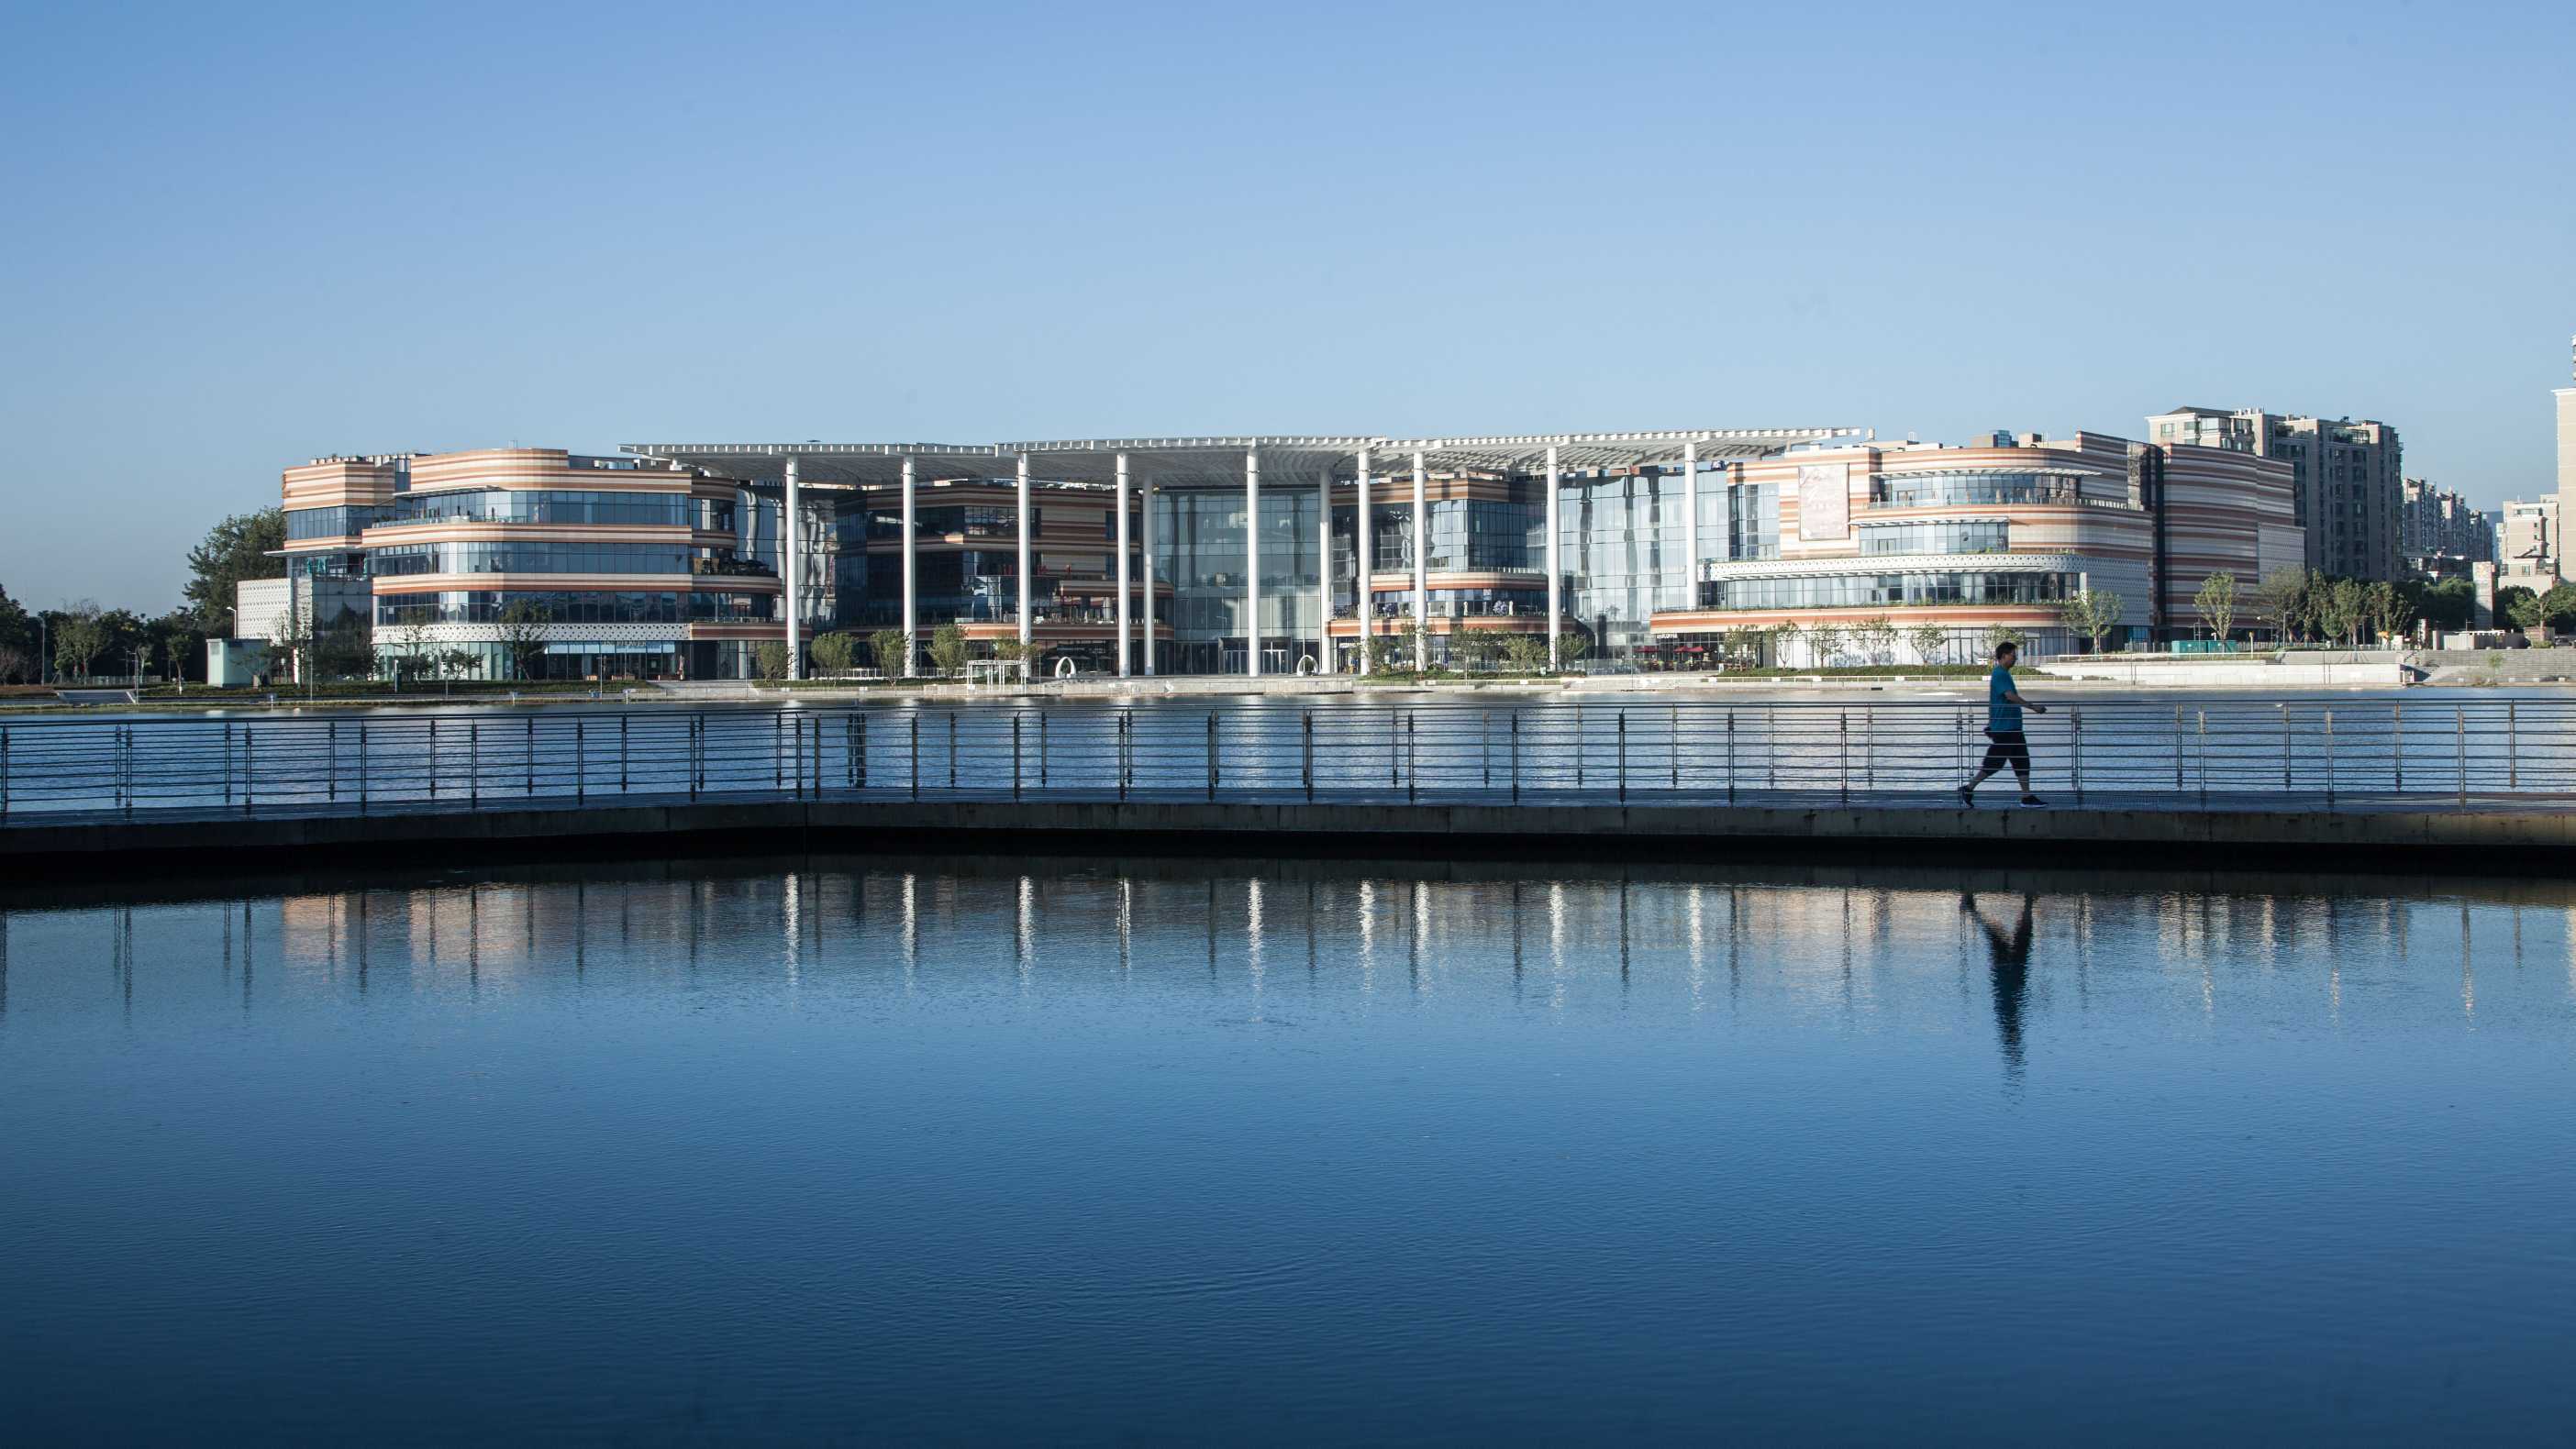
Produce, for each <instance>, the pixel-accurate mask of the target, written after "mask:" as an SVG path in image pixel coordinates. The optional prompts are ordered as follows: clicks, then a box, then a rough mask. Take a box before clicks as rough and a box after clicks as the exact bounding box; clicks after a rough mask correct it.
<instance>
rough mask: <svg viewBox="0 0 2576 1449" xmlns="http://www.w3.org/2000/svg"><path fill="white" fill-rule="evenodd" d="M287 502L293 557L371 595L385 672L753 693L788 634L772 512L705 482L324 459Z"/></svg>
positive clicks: (566, 460) (460, 457)
mask: <svg viewBox="0 0 2576 1449" xmlns="http://www.w3.org/2000/svg"><path fill="white" fill-rule="evenodd" d="M284 496H285V505H286V520H287V550H288V552H289V553H290V554H291V555H298V556H300V557H301V558H302V560H303V566H304V567H305V568H307V569H308V570H310V571H314V572H326V571H329V572H338V573H342V574H345V575H347V576H352V577H364V578H365V579H366V580H367V581H368V587H369V591H370V593H371V594H372V596H373V603H374V618H373V624H374V630H375V633H374V642H375V650H376V654H377V657H378V659H379V661H380V662H381V667H383V668H386V669H405V670H409V669H414V668H417V669H420V670H423V671H426V672H454V673H457V674H461V675H463V676H465V677H472V678H486V679H506V678H573V679H581V678H590V679H611V678H630V679H651V678H741V677H747V676H749V675H750V674H751V673H752V672H753V671H752V668H751V650H752V649H753V647H754V646H756V645H757V644H759V643H761V642H763V641H770V640H783V639H784V638H785V637H786V631H785V627H784V625H783V624H782V623H781V621H780V608H779V594H780V583H779V574H778V569H777V566H776V563H775V561H774V560H775V552H774V548H773V549H771V550H770V551H768V552H767V554H766V556H764V550H763V548H762V546H761V540H762V538H763V537H764V530H763V528H762V527H761V523H762V520H761V519H760V517H759V511H760V504H759V502H758V501H757V500H755V499H754V498H753V497H752V496H751V495H750V494H749V493H748V491H747V490H746V489H745V488H744V487H743V485H742V484H740V483H739V482H737V481H734V480H730V479H724V478H719V477H716V476H713V475H711V474H708V473H705V472H703V471H701V470H697V469H691V468H686V467H682V466H679V465H676V464H671V463H665V462H661V461H659V460H647V459H636V458H598V457H585V456H581V455H578V454H571V453H567V452H564V451H562V450H560V449H551V448H494V449H483V450H478V451H473V452H460V453H442V454H394V455H382V456H378V457H371V458H326V459H319V460H316V461H315V462H313V463H312V464H309V465H307V466H305V467H301V468H290V469H288V470H286V474H285V485H284ZM766 536H767V537H769V538H774V537H775V526H774V524H773V525H772V526H771V527H770V528H769V529H767V530H766ZM413 660H418V661H422V662H421V663H420V664H417V665H414V664H411V663H409V662H408V661H413Z"/></svg>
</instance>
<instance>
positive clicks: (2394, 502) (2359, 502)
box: [2147, 404, 2566, 579]
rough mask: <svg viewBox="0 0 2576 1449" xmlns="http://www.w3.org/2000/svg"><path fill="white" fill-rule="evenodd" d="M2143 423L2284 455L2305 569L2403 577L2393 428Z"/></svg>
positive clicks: (2206, 411)
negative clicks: (2304, 540) (2303, 538)
mask: <svg viewBox="0 0 2576 1449" xmlns="http://www.w3.org/2000/svg"><path fill="white" fill-rule="evenodd" d="M2564 406H2566V405H2565V404H2562V408H2563V407H2564ZM2562 416H2564V413H2563V412H2562ZM2147 426H2148V430H2149V433H2148V436H2149V439H2150V440H2151V441H2153V442H2155V443H2157V444H2159V445H2163V446H2175V445H2183V446H2198V447H2203V448H2225V449H2228V450H2230V451H2233V452H2239V453H2252V454H2254V455H2255V456H2256V457H2261V458H2280V459H2283V460H2285V461H2286V462H2288V463H2289V465H2290V468H2291V472H2292V475H2293V481H2292V485H2291V492H2290V496H2291V501H2292V503H2293V505H2294V506H2295V509H2296V520H2297V523H2298V525H2299V526H2300V527H2302V528H2304V529H2306V530H2307V535H2308V567H2310V568H2313V569H2322V570H2324V571H2325V572H2327V573H2330V574H2336V575H2340V576H2342V577H2345V578H2356V579H2395V578H2398V577H2400V576H2401V565H2400V563H2399V559H2400V557H2401V550H2400V546H2399V543H2400V540H2399V534H2400V529H2401V522H2400V511H2401V506H2402V505H2401V501H2400V484H2401V481H2402V480H2403V477H2404V468H2405V452H2404V449H2403V448H2402V446H2401V445H2400V444H2399V442H2398V438H2397V430H2396V429H2395V428H2392V427H2390V426H2389V425H2388V424H2386V423H2382V422H2373V421H2370V420H2368V419H2362V420H2358V421H2356V420H2354V419H2352V418H2316V417H2293V416H2289V415H2286V414H2281V413H2267V412H2264V411H2262V410H2261V409H2259V408H2255V409H2245V410H2240V411H2236V412H2229V411H2226V410H2223V409H2219V408H2199V407H2185V408H2176V409H2175V410H2173V411H2172V412H2169V413H2158V414H2156V415H2155V416H2154V417H2151V418H2149V419H2147Z"/></svg>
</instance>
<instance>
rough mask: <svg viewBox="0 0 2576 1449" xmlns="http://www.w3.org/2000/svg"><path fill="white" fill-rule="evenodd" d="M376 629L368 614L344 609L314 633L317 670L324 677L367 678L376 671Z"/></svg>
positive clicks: (315, 668)
mask: <svg viewBox="0 0 2576 1449" xmlns="http://www.w3.org/2000/svg"><path fill="white" fill-rule="evenodd" d="M375 667H376V631H375V626H374V625H373V624H371V623H370V622H368V619H367V616H366V615H364V614H361V613H359V612H357V611H356V610H354V609H343V610H341V611H340V617H338V618H336V619H333V620H332V621H331V622H329V623H328V624H325V625H323V626H322V627H321V628H319V629H317V630H315V631H314V633H313V670H314V673H315V674H317V675H319V676H320V677H322V678H324V679H364V678H366V677H367V676H368V675H370V674H373V673H374V672H375Z"/></svg>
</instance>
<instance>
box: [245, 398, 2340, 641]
mask: <svg viewBox="0 0 2576 1449" xmlns="http://www.w3.org/2000/svg"><path fill="white" fill-rule="evenodd" d="M628 451H629V454H630V456H627V457H622V458H589V457H579V456H575V455H570V454H566V453H561V452H551V451H546V450H532V449H510V450H494V451H488V452H481V453H456V454H445V455H438V456H435V457H431V456H417V457H413V456H391V457H383V458H372V459H336V458H335V459H326V460H323V461H321V462H317V463H315V464H313V465H311V466H310V467H307V468H299V469H291V470H289V471H288V473H287V477H286V496H287V507H288V533H289V538H290V543H289V548H290V550H292V551H294V552H296V553H297V554H298V555H299V556H301V557H303V558H304V559H305V560H306V561H307V563H306V566H307V567H309V568H313V569H317V570H325V569H328V570H337V571H340V572H342V573H344V574H348V575H350V576H362V577H365V578H366V579H368V580H369V586H370V588H371V589H372V591H373V595H374V599H375V606H376V607H375V624H376V630H377V640H376V644H377V649H378V651H379V653H380V654H386V655H389V656H393V655H416V654H420V653H423V652H429V653H436V654H440V655H442V656H457V655H463V656H470V657H471V658H472V659H473V660H474V661H476V662H475V664H474V666H473V667H474V668H475V670H476V671H477V672H493V673H500V672H504V671H510V670H516V669H518V668H520V667H521V662H522V661H523V660H525V659H526V658H527V655H528V638H527V635H528V630H529V627H530V621H531V619H534V620H537V621H539V622H540V624H541V632H542V635H543V645H544V647H543V650H542V656H543V662H542V670H541V672H547V673H563V674H577V675H588V676H594V677H605V676H608V675H629V676H633V675H647V676H649V675H679V676H686V677H696V678H710V677H713V678H724V677H739V676H742V675H745V674H748V673H750V672H751V661H752V657H753V656H752V652H751V651H752V650H753V649H754V647H755V646H756V645H757V644H758V643H759V642H762V641H764V640H786V639H793V640H794V641H796V644H797V648H796V649H795V650H794V651H792V656H793V657H794V659H795V660H796V666H795V667H797V668H799V669H800V670H801V668H802V664H803V658H804V654H805V650H806V648H807V647H808V646H810V644H811V641H812V640H813V639H814V638H815V637H816V636H818V635H820V634H822V633H825V632H831V631H851V632H856V633H861V634H877V633H890V634H891V635H892V636H893V637H894V638H895V639H896V640H897V641H898V642H899V644H900V645H901V646H902V647H905V648H907V649H908V650H909V652H910V654H911V657H912V661H913V667H915V668H918V667H920V666H921V665H922V664H923V663H924V662H925V658H926V656H925V653H924V651H925V650H926V649H927V648H928V646H929V645H930V644H931V643H932V642H933V641H934V640H935V639H936V638H938V637H940V636H941V635H942V633H943V631H947V633H948V635H949V637H953V638H956V639H958V640H959V641H960V642H961V643H962V644H963V646H964V648H965V650H966V653H967V655H968V657H970V658H974V657H983V658H992V657H996V656H1005V657H1008V656H1020V655H1025V656H1027V657H1029V658H1030V659H1031V660H1032V664H1033V667H1034V668H1037V669H1041V670H1046V671H1050V672H1060V671H1067V670H1070V671H1074V672H1083V673H1120V674H1158V673H1173V674H1233V675H1247V676H1253V675H1265V674H1288V673H1302V672H1315V673H1335V672H1341V671H1367V670H1370V669H1373V668H1377V667H1381V666H1384V665H1388V664H1398V663H1402V664H1410V663H1412V662H1414V661H1416V660H1418V659H1427V660H1430V661H1433V662H1439V661H1447V662H1451V663H1459V664H1464V663H1469V662H1472V661H1475V660H1479V659H1491V658H1494V657H1495V656H1497V655H1498V654H1501V653H1516V654H1517V655H1518V656H1519V657H1520V658H1522V659H1524V660H1538V659H1545V660H1549V661H1551V662H1562V661H1564V660H1566V659H1567V658H1568V657H1569V656H1580V657H1582V658H1584V659H1585V660H1586V661H1587V667H1609V668H1624V667H1642V668H1686V667H1693V666H1704V665H1707V664H1710V663H1712V662H1714V661H1715V660H1716V659H1717V658H1718V657H1720V656H1721V655H1723V656H1726V657H1731V658H1736V659H1742V658H1744V657H1745V656H1746V654H1747V652H1748V645H1747V641H1748V640H1750V641H1753V642H1752V644H1751V646H1750V652H1752V653H1754V654H1756V655H1758V656H1759V657H1761V658H1764V659H1766V660H1768V661H1769V662H1774V663H1791V664H1808V663H1826V662H1837V661H1842V662H1849V661H1850V660H1851V659H1852V658H1853V657H1855V655H1854V650H1853V649H1852V648H1850V647H1849V643H1850V641H1851V640H1852V639H1853V638H1855V637H1856V636H1857V635H1859V634H1860V633H1861V631H1866V635H1867V637H1870V638H1872V639H1873V640H1875V641H1877V643H1876V644H1875V645H1874V646H1873V647H1874V648H1875V649H1876V650H1877V652H1886V646H1885V640H1886V639H1887V637H1889V636H1890V635H1891V634H1893V633H1897V632H1901V633H1902V635H1903V637H1904V638H1905V639H1906V640H1907V641H1908V646H1909V648H1910V649H1911V650H1912V652H1913V653H1916V654H1920V655H1922V656H1923V657H1924V658H1925V659H1927V660H1933V659H1941V660H1951V659H1958V658H1963V657H1966V656H1967V655H1968V654H1969V653H1971V652H1972V651H1974V650H1975V649H1977V648H1978V647H1980V646H1981V644H1982V642H1983V640H1984V639H1985V637H1986V636H1987V634H1988V633H1989V632H1990V631H1992V630H1994V629H1997V628H2003V629H2009V630H2011V631H2013V632H2016V633H2018V634H2020V635H2022V636H2023V637H2024V638H2025V639H2027V640H2028V641H2029V646H2028V647H2030V649H2031V651H2032V652H2033V653H2034V654H2040V655H2045V654H2050V653H2056V652H2061V651H2064V650H2067V649H2071V648H2074V647H2077V645H2078V641H2077V640H2076V639H2075V638H2074V637H2073V635H2072V633H2071V632H2070V631H2068V630H2067V629H2066V628H2065V627H2064V625H2063V624H2062V623H2061V622H2060V606H2061V604H2062V602H2063V600H2064V599H2065V598H2066V596H2067V595H2069V594H2070V593H2073V592H2075V591H2078V590H2082V589H2087V588H2089V589H2092V590H2094V591H2096V592H2097V593H2109V594H2117V595H2119V596H2120V597H2121V598H2122V599H2123V600H2124V601H2125V603H2126V606H2127V607H2126V613H2125V616H2124V619H2123V621H2122V622H2121V624H2120V625H2119V626H2118V627H2117V628H2116V629H2115V630H2114V631H2113V634H2112V635H2111V637H2110V639H2109V640H2108V641H2106V642H2112V643H2122V642H2131V641H2136V640H2144V639H2161V638H2169V637H2180V636H2185V635H2188V634H2189V633H2190V632H2191V631H2192V630H2193V629H2194V628H2195V627H2196V626H2197V625H2198V623H2199V622H2200V621H2199V620H2198V618H2197V615H2196V614H2195V613H2194V612H2193V610H2194V605H2193V604H2192V602H2191V601H2192V597H2193V595H2194V593H2195V591H2196V590H2197V588H2198V586H2199V583H2200V581H2201V580H2203V579H2205V578H2207V577H2208V576H2209V575H2210V574H2211V573H2212V572H2215V571H2218V570H2220V569H2226V570H2230V571H2233V572H2234V573H2235V574H2236V575H2237V577H2238V578H2240V579H2242V580H2247V581H2250V580H2252V579H2254V578H2256V577H2259V576H2260V575H2261V573H2262V572H2263V571H2265V570H2266V569H2268V568H2271V567H2274V566H2276V565H2277V564H2279V563H2280V562H2283V561H2292V562H2295V561H2296V560H2297V559H2298V558H2299V557H2300V556H2301V553H2300V550H2301V548H2302V546H2303V540H2302V537H2301V532H2300V530H2299V529H2298V527H2297V525H2296V524H2295V523H2294V522H2293V520H2292V501H2291V497H2290V471H2289V469H2288V468H2287V467H2286V466H2285V465H2283V464H2281V463H2279V462H2276V461H2272V460H2268V459H2264V458H2260V457H2255V456H2250V455H2248V454H2245V453H2242V452H2232V451H2228V450H2224V449H2216V448H2207V447H2197V446H2158V445H2152V444H2145V443H2134V442H2129V441H2127V440H2124V439H2118V438H2108V437H2103V436H2100V435H2096V434H2078V435H2076V436H2075V437H2074V438H2071V439H2066V440H2060V441H2054V442H2052V441H2047V440H2044V439H2042V438H2040V437H2039V436H2038V435H2035V434H2034V435H2025V436H2022V437H2014V436H2012V435H2008V434H2005V435H1997V436H1996V437H1994V438H1993V439H1990V440H1988V441H1986V442H1983V443H1979V444H1976V445H1973V446H1970V447H1944V446H1938V445H1930V444H1921V443H1912V442H1908V443H1901V444H1881V443H1879V442H1877V441H1876V440H1875V439H1874V438H1873V437H1872V436H1870V435H1868V434H1866V433H1861V432H1857V431H1853V430H1847V429H1805V430H1787V431H1743V430H1721V429H1711V430H1699V431H1690V430H1681V431H1671V432H1653V433H1574V434H1557V435H1540V436H1523V437H1491V438H1426V439H1389V438H1378V437H1363V436H1349V437H1340V436H1332V437H1312V436H1307V437H1269V436H1255V437H1225V438H1153V439H1126V440H1103V441H1097V442H1055V443H998V444H974V445H937V444H901V443H841V444H827V443H771V444H635V445H630V447H629V450H628ZM952 626H953V628H952ZM1514 641H1518V642H1514ZM1873 662H1893V661H1873Z"/></svg>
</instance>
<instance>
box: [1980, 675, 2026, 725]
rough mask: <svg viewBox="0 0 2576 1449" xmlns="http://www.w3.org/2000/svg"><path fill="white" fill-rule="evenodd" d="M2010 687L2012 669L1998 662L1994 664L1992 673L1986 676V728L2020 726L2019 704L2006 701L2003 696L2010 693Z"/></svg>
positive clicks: (2011, 683) (2011, 685)
mask: <svg viewBox="0 0 2576 1449" xmlns="http://www.w3.org/2000/svg"><path fill="white" fill-rule="evenodd" d="M2012 687H2013V680H2012V671H2011V670H2009V669H2006V668H2004V667H2003V666H2002V665H2000V664H1998V665H1996V666H1995V672H1994V673H1992V674H1989V675H1987V676H1986V728H1988V729H1990V730H2018V729H2020V728H2021V706H2020V705H2017V704H2011V703H2008V702H2006V700H2005V698H2004V696H2006V695H2008V694H2010V693H2012Z"/></svg>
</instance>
